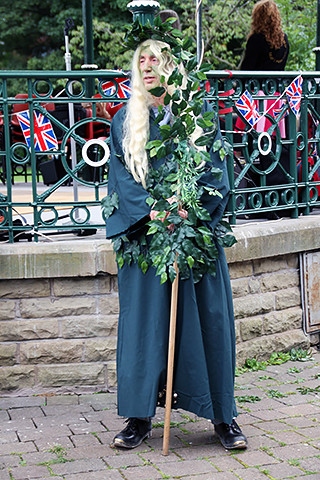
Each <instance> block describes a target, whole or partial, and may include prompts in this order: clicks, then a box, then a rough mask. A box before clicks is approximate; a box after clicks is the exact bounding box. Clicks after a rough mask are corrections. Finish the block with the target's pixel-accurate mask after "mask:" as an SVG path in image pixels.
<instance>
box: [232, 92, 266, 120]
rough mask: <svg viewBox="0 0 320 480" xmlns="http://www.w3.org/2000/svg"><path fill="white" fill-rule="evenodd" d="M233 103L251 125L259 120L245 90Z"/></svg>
mask: <svg viewBox="0 0 320 480" xmlns="http://www.w3.org/2000/svg"><path fill="white" fill-rule="evenodd" d="M235 105H236V107H237V109H238V110H239V112H240V113H241V115H242V116H243V118H244V119H245V120H246V121H247V122H248V123H249V124H250V125H251V126H252V127H253V126H254V125H255V124H256V123H257V121H258V120H259V118H260V114H259V112H258V110H257V107H256V104H255V101H254V100H253V98H252V96H251V94H250V92H248V90H245V91H244V92H243V94H242V95H241V97H240V98H239V99H238V100H237V101H236V102H235Z"/></svg>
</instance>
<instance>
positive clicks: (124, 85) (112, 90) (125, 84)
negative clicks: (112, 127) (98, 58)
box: [101, 78, 131, 114]
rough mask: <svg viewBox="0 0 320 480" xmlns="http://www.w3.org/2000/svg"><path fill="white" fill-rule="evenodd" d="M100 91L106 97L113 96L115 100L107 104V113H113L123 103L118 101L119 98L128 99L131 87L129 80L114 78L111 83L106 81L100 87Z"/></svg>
mask: <svg viewBox="0 0 320 480" xmlns="http://www.w3.org/2000/svg"><path fill="white" fill-rule="evenodd" d="M101 88H102V91H103V93H104V94H105V96H107V97H111V96H113V95H115V97H116V98H117V100H115V101H114V102H110V103H108V107H109V108H108V110H109V112H110V113H111V114H112V113H115V111H117V110H119V108H121V107H122V104H123V102H121V101H119V99H120V98H130V96H131V85H130V80H129V78H115V79H114V80H113V81H111V80H108V81H107V82H104V83H103V84H102V85H101Z"/></svg>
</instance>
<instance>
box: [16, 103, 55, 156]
mask: <svg viewBox="0 0 320 480" xmlns="http://www.w3.org/2000/svg"><path fill="white" fill-rule="evenodd" d="M17 118H18V120H19V123H20V127H21V130H22V133H23V136H24V138H25V141H26V144H27V145H28V147H29V148H30V146H31V130H30V112H29V110H25V111H24V112H20V113H17ZM33 128H34V149H35V151H37V152H44V151H46V150H53V149H57V148H58V141H57V137H56V135H55V133H54V131H53V128H52V124H51V122H50V120H49V119H48V118H47V117H45V116H44V115H42V113H40V112H33Z"/></svg>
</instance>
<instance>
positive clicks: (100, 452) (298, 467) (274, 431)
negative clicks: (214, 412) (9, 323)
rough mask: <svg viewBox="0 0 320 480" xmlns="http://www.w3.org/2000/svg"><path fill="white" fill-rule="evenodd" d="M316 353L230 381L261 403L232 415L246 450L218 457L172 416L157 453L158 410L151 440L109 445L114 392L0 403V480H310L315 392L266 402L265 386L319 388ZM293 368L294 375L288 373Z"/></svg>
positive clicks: (191, 418) (191, 424) (117, 421)
mask: <svg viewBox="0 0 320 480" xmlns="http://www.w3.org/2000/svg"><path fill="white" fill-rule="evenodd" d="M315 356H316V359H315V361H314V362H312V363H311V362H306V363H301V364H300V363H298V362H288V363H287V364H284V365H280V366H269V367H268V368H267V370H265V371H262V372H261V371H260V372H248V373H246V374H243V375H241V376H240V377H237V390H236V394H237V395H239V396H240V395H242V394H243V392H251V393H252V392H254V393H255V394H257V395H258V396H259V397H260V398H261V401H260V402H256V403H253V404H251V403H242V402H241V405H239V408H238V410H239V412H240V415H239V417H238V419H237V421H238V423H239V425H241V427H242V428H243V431H244V433H245V434H246V435H247V437H248V443H249V446H248V449H247V450H245V451H240V450H238V451H237V450H235V451H231V452H230V451H227V450H226V449H224V448H223V447H222V445H221V443H220V441H219V439H218V438H217V437H216V435H215V434H214V430H213V428H212V426H211V425H210V422H208V421H207V420H206V419H200V418H198V417H196V416H195V415H193V414H189V413H187V412H184V411H183V410H173V411H172V415H171V421H172V422H176V423H175V424H176V425H180V426H175V427H172V428H171V429H170V441H169V455H167V456H164V455H163V454H162V448H163V427H162V426H157V424H161V422H163V421H164V409H162V408H158V409H157V411H156V415H155V417H154V419H153V424H154V428H153V431H152V437H151V438H149V439H147V440H146V441H145V442H143V443H142V444H141V445H140V446H139V447H137V448H136V449H134V450H129V451H127V450H117V449H115V448H111V447H110V443H111V441H112V439H113V437H114V435H115V433H117V432H119V431H120V430H121V429H122V428H123V426H124V419H122V418H119V417H118V415H117V408H116V394H115V393H101V394H100V393H99V394H88V393H85V394H80V393H79V394H72V395H68V394H65V393H63V394H61V395H58V394H57V395H52V396H49V395H43V396H38V397H33V396H30V397H26V396H25V397H19V398H14V397H3V398H1V397H0V480H12V479H14V480H27V479H30V480H38V479H39V480H49V478H52V474H50V473H51V472H53V475H54V478H55V479H57V480H163V478H164V477H167V478H168V479H169V478H170V479H174V478H180V479H181V480H235V479H239V480H240V479H241V480H268V479H269V478H273V479H274V480H289V479H290V480H293V479H294V480H302V479H306V480H319V478H320V457H319V452H320V420H319V419H320V398H319V395H314V394H308V395H302V394H301V393H300V392H298V391H296V392H295V393H293V394H292V395H288V396H287V397H282V398H270V397H268V396H267V393H268V391H269V390H271V389H274V390H278V391H281V392H287V393H288V392H290V390H292V391H295V389H296V388H298V387H299V386H300V385H310V386H314V385H316V384H318V382H319V379H318V378H317V379H316V377H315V376H316V375H318V374H319V370H320V353H317V354H315ZM297 366H298V367H299V369H300V372H299V373H297V374H295V375H293V374H290V373H288V370H289V368H293V367H297ZM270 377H272V378H271V379H270ZM262 378H263V380H262ZM296 379H299V383H293V382H294V381H295V380H296ZM59 455H60V460H59ZM64 459H66V460H67V462H65V461H64ZM56 462H57V463H56ZM46 463H47V464H48V466H50V471H49V469H48V468H47V466H46ZM11 471H12V475H11V476H10V472H11Z"/></svg>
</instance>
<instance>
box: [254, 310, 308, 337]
mask: <svg viewBox="0 0 320 480" xmlns="http://www.w3.org/2000/svg"><path fill="white" fill-rule="evenodd" d="M301 325H302V310H301V308H299V307H293V308H290V309H286V310H278V311H275V312H270V313H268V314H266V315H265V316H264V318H263V333H264V335H270V334H273V333H278V332H285V331H290V330H295V329H298V328H300V327H301Z"/></svg>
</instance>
